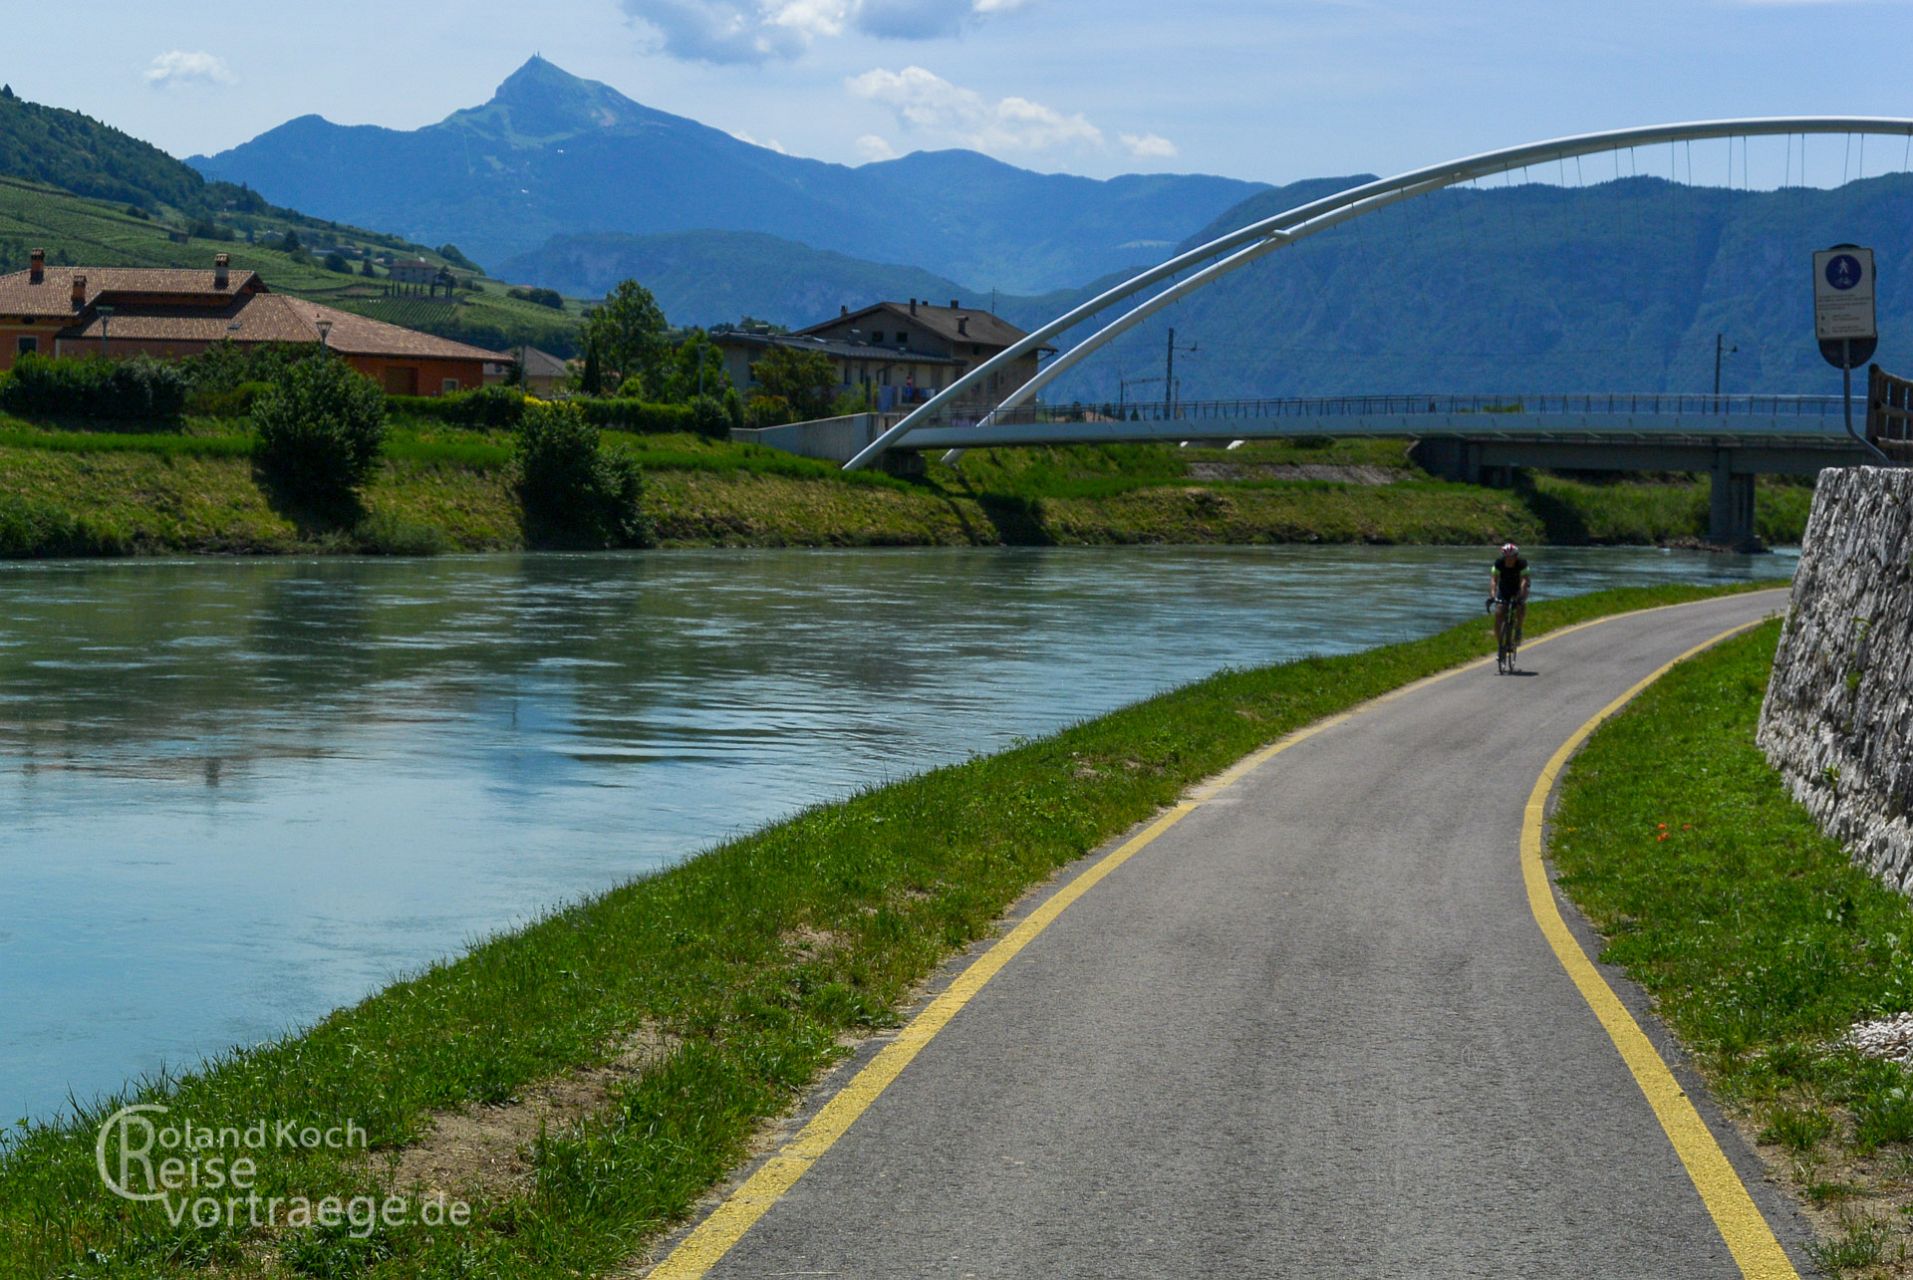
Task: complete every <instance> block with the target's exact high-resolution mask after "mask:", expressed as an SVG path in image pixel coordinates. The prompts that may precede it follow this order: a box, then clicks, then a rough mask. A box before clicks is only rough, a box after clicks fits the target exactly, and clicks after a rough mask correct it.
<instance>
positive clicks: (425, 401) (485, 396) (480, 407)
mask: <svg viewBox="0 0 1913 1280" xmlns="http://www.w3.org/2000/svg"><path fill="white" fill-rule="evenodd" d="M386 404H387V405H388V406H389V407H390V408H391V410H392V412H394V413H397V414H401V415H403V416H405V417H408V418H430V419H432V420H433V421H436V422H449V423H453V424H455V425H457V426H461V427H493V428H503V427H515V426H517V425H518V420H519V419H520V418H522V417H524V415H525V393H524V390H523V389H522V388H519V387H505V386H496V387H480V388H478V389H477V390H476V391H459V392H456V393H454V394H452V395H449V396H387V397H386Z"/></svg>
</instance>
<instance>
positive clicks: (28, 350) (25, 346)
mask: <svg viewBox="0 0 1913 1280" xmlns="http://www.w3.org/2000/svg"><path fill="white" fill-rule="evenodd" d="M39 350H40V340H39V339H38V338H22V339H20V352H19V353H20V354H21V355H23V356H24V355H32V354H34V353H36V352H38V351H39Z"/></svg>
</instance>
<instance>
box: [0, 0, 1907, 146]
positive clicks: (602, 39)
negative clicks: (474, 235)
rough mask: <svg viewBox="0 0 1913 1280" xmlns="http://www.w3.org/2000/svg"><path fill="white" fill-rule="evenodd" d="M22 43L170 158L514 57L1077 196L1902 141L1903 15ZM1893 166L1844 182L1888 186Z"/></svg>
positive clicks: (9, 71)
mask: <svg viewBox="0 0 1913 1280" xmlns="http://www.w3.org/2000/svg"><path fill="white" fill-rule="evenodd" d="M23 22H24V24H25V25H26V26H27V27H28V28H30V31H31V36H30V38H29V39H24V40H22V39H18V38H16V39H15V40H12V41H9V49H8V55H7V56H6V57H5V58H4V59H0V65H3V66H4V67H5V69H4V71H0V77H4V79H5V80H6V81H8V82H9V83H10V84H11V85H12V87H13V89H14V90H15V92H17V93H19V94H20V95H21V96H23V97H26V98H29V99H31V100H33V101H36V102H44V103H48V104H50V105H54V106H61V107H69V108H73V109H76V110H80V111H84V112H86V113H87V114H89V115H92V116H95V117H97V118H99V119H101V120H104V121H106V122H107V123H109V124H112V125H115V126H117V127H119V128H121V129H124V130H125V131H127V132H129V133H131V134H133V135H134V136H136V137H140V138H144V139H145V140H147V141H149V142H152V143H155V144H156V145H158V146H160V147H162V148H164V149H166V150H167V151H170V152H172V153H173V154H175V155H178V156H182V157H183V156H187V155H191V154H194V153H201V152H203V153H209V154H210V153H213V152H216V151H219V150H223V149H225V148H227V147H230V146H233V145H236V144H238V143H240V142H243V141H245V140H247V139H248V138H251V137H253V136H255V135H257V134H259V133H262V132H264V131H265V130H267V129H270V128H272V127H274V126H275V125H278V124H282V123H284V122H285V121H286V120H289V119H292V118H293V117H295V116H300V115H306V114H318V115H323V116H325V117H326V118H328V119H330V120H333V121H337V122H339V123H343V124H377V125H385V126H389V127H393V128H402V129H410V128H416V127H418V126H420V125H423V124H427V123H430V122H432V121H435V120H439V119H442V118H443V117H445V116H446V115H448V114H450V113H451V112H452V111H455V110H457V109H459V108H461V107H467V106H474V105H477V104H479V103H482V102H484V101H485V100H486V99H488V98H489V97H490V96H491V93H492V91H493V89H494V88H495V87H496V86H497V84H498V82H499V81H501V80H503V79H504V78H505V77H506V76H507V75H509V74H510V73H511V72H512V71H513V70H514V69H515V68H516V67H518V66H519V65H520V64H521V63H523V62H524V61H525V59H526V58H528V57H530V56H531V55H532V54H533V53H541V54H542V55H543V56H544V57H546V58H548V59H550V60H551V61H553V62H555V63H557V64H558V65H559V66H561V67H563V68H565V69H566V70H568V71H571V72H572V73H574V74H577V75H581V76H584V77H587V78H589V79H594V80H602V81H604V82H605V83H607V84H609V85H611V86H612V87H613V88H615V89H618V90H619V91H621V92H623V93H624V94H626V95H627V96H629V97H631V98H634V99H636V100H637V101H639V102H642V103H644V104H645V105H647V106H651V107H655V108H658V109H660V110H664V111H669V112H673V113H676V114H678V115H684V116H689V117H691V118H693V119H696V120H700V121H702V122H704V123H706V124H710V125H714V126H716V127H718V128H721V129H725V130H727V131H729V132H731V133H734V134H736V135H738V136H739V137H742V138H745V139H746V140H749V141H753V142H757V143H759V144H761V145H765V146H772V147H776V148H778V149H780V150H785V151H789V152H791V153H793V154H797V155H804V156H812V157H816V158H819V159H823V160H831V161H837V162H841V163H846V164H857V163H862V162H865V161H868V160H876V159H883V158H886V157H888V156H892V155H898V154H904V153H907V152H910V151H915V150H931V149H939V148H945V147H970V148H974V149H976V150H980V151H984V152H986V153H988V154H990V155H993V156H996V157H998V158H999V159H1002V160H1005V161H1008V162H1010V163H1013V164H1017V165H1020V166H1023V167H1025V168H1030V169H1037V170H1041V171H1045V172H1067V173H1080V174H1085V175H1088V176H1091V177H1109V176H1112V175H1114V174H1118V173H1136V172H1204V173H1217V174H1226V175H1228V176H1231V177H1238V178H1246V179H1252V180H1257V181H1265V182H1274V183H1281V182H1288V181H1293V180H1296V179H1300V178H1308V177H1321V176H1327V175H1343V174H1351V173H1361V172H1373V173H1384V174H1385V173H1393V172H1398V171H1400V170H1404V169H1409V168H1414V167H1418V166H1421V165H1425V164H1431V163H1434V162H1437V161H1440V160H1443V159H1448V158H1451V157H1456V156H1462V155H1468V154H1472V153H1475V152H1479V151H1484V150H1488V149H1490V148H1493V147H1497V146H1503V145H1513V144H1516V143H1521V142H1528V141H1533V140H1537V139H1541V138H1547V137H1553V136H1557V135H1561V134H1569V133H1581V132H1588V131H1592V130H1595V129H1601V128H1609V127H1620V126H1624V125H1632V124H1650V123H1659V122H1665V121H1673V120H1687V119H1697V118H1704V117H1714V116H1745V115H1786V114H1840V115H1846V114H1852V115H1913V93H1908V92H1907V91H1906V90H1905V88H1904V86H1905V83H1906V77H1905V73H1904V70H1903V69H1896V68H1895V67H1894V66H1893V63H1892V60H1891V59H1888V58H1883V57H1880V56H1878V55H1877V53H1876V52H1875V50H1876V49H1877V48H1879V47H1880V46H1881V42H1882V41H1883V40H1884V41H1885V43H1886V44H1887V45H1892V46H1897V45H1903V44H1905V43H1906V37H1908V36H1913V3H1910V2H1909V0H1658V2H1652V3H1650V2H1645V0H1607V2H1606V3H1579V2H1575V3H1560V2H1554V3H1536V2H1535V0H1473V2H1468V3H1430V2H1426V0H1424V2H1422V3H1397V2H1395V0H1167V2H1164V0H1094V2H1093V3H1092V2H1090V0H559V2H557V3H542V4H530V3H525V0H514V2H513V3H504V2H503V0H410V2H409V3H406V4H398V5H395V4H391V3H390V2H389V0H380V2H379V3H370V2H368V0H331V2H330V3H329V4H327V5H325V6H322V7H313V6H299V7H298V8H297V9H296V11H289V10H288V8H287V7H286V6H281V5H260V4H258V3H257V2H256V0H244V2H236V0H196V2H195V3H194V4H193V5H191V6H176V5H162V4H153V3H151V2H150V0H105V2H104V3H95V4H90V5H60V6H48V7H41V8H39V9H37V10H35V12H34V15H33V16H32V17H31V18H30V19H26V20H23ZM20 26H21V24H16V32H18V31H19V30H20ZM1895 32H1897V33H1898V35H1897V36H1894V35H1893V34H1892V33H1895ZM70 51H80V52H78V53H75V52H70ZM1779 146H1780V144H1779V143H1775V144H1774V148H1773V157H1774V163H1776V164H1777V163H1778V156H1779V154H1780V153H1779V150H1778V148H1779ZM1887 149H1888V148H1887V147H1886V146H1885V145H1884V144H1879V145H1876V148H1875V150H1874V151H1873V152H1872V153H1871V155H1872V157H1873V158H1872V159H1870V160H1869V162H1868V167H1867V172H1869V173H1874V172H1879V171H1882V169H1883V168H1892V169H1898V168H1899V167H1901V163H1902V160H1901V157H1900V156H1897V155H1895V156H1891V157H1888V156H1887V155H1886V154H1885V152H1886V150H1887ZM1765 160H1766V157H1765V155H1764V154H1763V153H1762V152H1760V151H1758V150H1757V151H1756V152H1755V153H1754V163H1755V165H1756V167H1758V166H1760V165H1761V164H1763V163H1764V162H1765ZM1721 163H1722V165H1723V167H1724V158H1723V160H1722V161H1721ZM1774 180H1778V174H1775V175H1774ZM1756 182H1757V183H1758V182H1759V176H1758V175H1756Z"/></svg>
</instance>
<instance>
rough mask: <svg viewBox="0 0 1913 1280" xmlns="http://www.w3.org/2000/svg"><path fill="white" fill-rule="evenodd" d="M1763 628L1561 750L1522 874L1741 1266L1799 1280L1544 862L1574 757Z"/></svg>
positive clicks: (1557, 949) (1637, 688) (1769, 1278)
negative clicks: (1558, 793)
mask: <svg viewBox="0 0 1913 1280" xmlns="http://www.w3.org/2000/svg"><path fill="white" fill-rule="evenodd" d="M1759 625H1760V623H1759V622H1758V621H1756V622H1749V623H1744V624H1742V625H1741V626H1738V627H1732V628H1729V629H1728V630H1726V631H1723V632H1721V633H1720V634H1719V635H1717V636H1715V637H1713V638H1712V639H1711V640H1707V641H1705V642H1704V643H1701V644H1697V645H1695V646H1694V647H1693V648H1691V649H1689V650H1688V651H1687V652H1686V653H1683V654H1681V655H1680V657H1678V658H1675V659H1674V660H1673V661H1672V662H1669V663H1668V664H1666V665H1665V666H1663V667H1661V668H1660V669H1658V670H1656V671H1654V672H1653V673H1652V674H1650V675H1649V676H1647V677H1646V678H1645V679H1643V680H1641V681H1640V682H1639V683H1637V684H1635V685H1634V687H1633V688H1631V689H1629V690H1628V691H1627V692H1626V693H1624V694H1622V695H1621V696H1620V697H1618V698H1616V699H1615V700H1614V701H1612V702H1610V703H1608V704H1607V705H1606V706H1605V707H1602V708H1601V710H1600V711H1599V712H1597V713H1596V714H1595V715H1594V717H1593V718H1592V719H1590V720H1589V721H1588V722H1587V723H1586V724H1584V725H1582V726H1581V727H1580V728H1579V729H1576V730H1575V731H1574V735H1573V736H1572V737H1570V738H1569V739H1568V740H1567V741H1566V742H1564V743H1562V744H1561V749H1560V750H1558V751H1556V752H1555V753H1554V755H1553V756H1552V757H1551V758H1550V759H1549V760H1548V763H1547V767H1546V768H1544V769H1542V770H1541V776H1540V778H1539V779H1537V780H1536V781H1535V784H1534V790H1533V791H1531V792H1530V793H1529V794H1528V807H1527V813H1526V815H1525V816H1524V818H1523V820H1522V823H1521V875H1522V879H1523V880H1525V881H1526V883H1527V888H1528V906H1529V908H1530V909H1531V910H1532V911H1533V912H1534V919H1535V923H1537V924H1539V925H1540V926H1541V932H1542V933H1543V934H1544V935H1546V937H1547V939H1548V945H1549V946H1550V947H1552V948H1554V954H1555V957H1556V958H1557V959H1559V960H1560V961H1561V967H1562V968H1564V969H1566V970H1567V971H1568V976H1569V977H1570V978H1572V979H1573V980H1574V985H1575V986H1576V987H1578V988H1579V989H1580V992H1581V995H1582V997H1583V998H1585V999H1586V1000H1587V1002H1588V1007H1589V1008H1590V1009H1592V1010H1594V1016H1595V1017H1596V1018H1598V1019H1600V1022H1601V1026H1602V1027H1603V1028H1605V1029H1606V1031H1607V1034H1608V1038H1609V1039H1611V1040H1612V1041H1613V1042H1614V1047H1615V1048H1616V1049H1618V1050H1620V1053H1621V1060H1622V1061H1624V1062H1625V1063H1627V1069H1628V1070H1629V1071H1630V1072H1632V1073H1633V1075H1634V1083H1636V1084H1638V1085H1639V1086H1640V1087H1641V1092H1642V1093H1643V1094H1645V1095H1646V1097H1647V1104H1648V1106H1650V1107H1652V1108H1653V1110H1654V1116H1655V1118H1656V1119H1657V1120H1659V1121H1660V1122H1661V1129H1662V1130H1663V1131H1664V1132H1666V1134H1667V1139H1668V1141H1669V1142H1671V1143H1673V1144H1674V1151H1675V1153H1676V1154H1678V1155H1679V1156H1680V1160H1681V1164H1683V1165H1685V1166H1686V1168H1687V1176H1688V1177H1690V1178H1692V1179H1693V1181H1694V1189H1695V1190H1696V1191H1698V1192H1700V1198H1701V1200H1702V1201H1703V1202H1704V1203H1705V1204H1706V1205H1707V1212H1708V1213H1709V1214H1710V1215H1712V1217H1713V1219H1714V1225H1715V1226H1716V1227H1717V1228H1719V1230H1720V1235H1721V1239H1723V1240H1725V1241H1726V1242H1727V1248H1728V1250H1729V1252H1731V1253H1732V1254H1733V1255H1734V1261H1735V1262H1736V1263H1737V1264H1739V1266H1740V1273H1741V1275H1743V1276H1747V1277H1750V1278H1753V1280H1799V1273H1798V1272H1797V1271H1795V1270H1794V1267H1793V1263H1792V1262H1790V1261H1788V1259H1787V1253H1786V1250H1784V1249H1782V1248H1781V1247H1780V1242H1779V1241H1778V1240H1776V1239H1775V1238H1774V1233H1773V1228H1771V1227H1770V1226H1768V1225H1767V1219H1766V1218H1765V1217H1763V1216H1762V1215H1761V1212H1760V1210H1759V1209H1758V1208H1756V1207H1755V1205H1754V1201H1753V1197H1752V1196H1750V1195H1748V1194H1747V1188H1746V1186H1745V1185H1744V1184H1743V1183H1742V1182H1741V1180H1740V1175H1739V1174H1737V1173H1735V1172H1734V1166H1733V1164H1732V1162H1730V1161H1729V1160H1728V1159H1727V1154H1726V1153H1725V1152H1724V1151H1722V1150H1721V1149H1720V1144H1719V1143H1718V1142H1716V1141H1715V1140H1714V1135H1713V1133H1712V1131H1710V1130H1709V1129H1708V1128H1707V1125H1706V1123H1705V1122H1704V1121H1702V1120H1701V1118H1700V1113H1699V1112H1698V1111H1696V1110H1694V1104H1693V1103H1692V1102H1691V1101H1689V1100H1688V1097H1687V1095H1686V1093H1684V1092H1683V1091H1682V1090H1681V1087H1680V1082H1679V1081H1677V1080H1675V1079H1674V1073H1673V1072H1672V1071H1670V1070H1668V1068H1667V1064H1666V1063H1665V1062H1663V1061H1661V1055H1660V1054H1659V1053H1658V1052H1656V1051H1655V1048H1654V1045H1653V1042H1652V1041H1650V1040H1649V1039H1648V1038H1647V1033H1646V1032H1645V1031H1642V1030H1641V1026H1640V1024H1639V1023H1638V1022H1636V1021H1635V1020H1634V1016H1633V1015H1632V1014H1630V1013H1629V1012H1628V1011H1627V1006H1626V1005H1624V1004H1622V1003H1621V999H1620V997H1619V996H1617V995H1615V994H1614V988H1612V987H1610V986H1608V984H1607V980H1606V979H1605V978H1603V977H1602V976H1601V971H1600V970H1599V969H1596V968H1595V967H1594V963H1593V961H1591V960H1589V959H1588V957H1587V953H1586V952H1584V951H1582V950H1581V944H1580V943H1579V942H1578V941H1576V940H1575V937H1574V934H1573V933H1572V932H1570V931H1569V929H1568V926H1567V922H1566V921H1565V920H1563V919H1562V918H1561V909H1560V907H1558V906H1557V905H1556V904H1555V901H1554V892H1553V888H1552V886H1551V885H1550V884H1549V882H1548V872H1547V867H1546V865H1545V864H1544V863H1543V861H1542V858H1541V836H1542V829H1543V826H1544V825H1545V823H1546V821H1547V807H1548V796H1549V794H1550V793H1551V792H1552V791H1553V790H1554V784H1555V780H1556V779H1557V778H1559V777H1560V774H1561V770H1562V768H1563V767H1564V766H1565V765H1566V764H1567V762H1568V757H1570V756H1572V755H1573V754H1574V753H1575V751H1576V750H1577V749H1579V747H1580V746H1581V744H1582V743H1583V742H1585V741H1587V739H1588V737H1589V735H1590V734H1592V733H1593V732H1594V731H1595V730H1596V729H1597V728H1599V727H1600V726H1601V722H1602V721H1604V720H1606V719H1607V718H1608V717H1609V716H1611V715H1613V714H1614V713H1615V712H1616V711H1619V710H1620V709H1621V708H1622V707H1623V706H1625V705H1627V703H1628V702H1629V701H1630V700H1631V699H1632V698H1634V697H1635V696H1636V695H1637V694H1639V693H1640V692H1641V690H1643V689H1645V688H1647V686H1649V685H1651V684H1653V683H1654V682H1655V681H1656V680H1659V679H1660V678H1661V677H1662V676H1664V675H1666V674H1667V673H1668V672H1669V671H1671V670H1672V669H1673V668H1674V667H1675V666H1676V665H1678V664H1680V663H1682V662H1685V661H1686V660H1687V659H1689V658H1691V657H1693V656H1694V655H1695V654H1697V653H1699V652H1701V651H1702V650H1704V649H1709V648H1712V647H1713V646H1714V645H1717V644H1719V643H1720V642H1721V641H1723V640H1726V639H1729V638H1730V637H1733V636H1737V635H1739V634H1740V633H1741V632H1743V631H1747V630H1750V629H1752V628H1754V627H1757V626H1759Z"/></svg>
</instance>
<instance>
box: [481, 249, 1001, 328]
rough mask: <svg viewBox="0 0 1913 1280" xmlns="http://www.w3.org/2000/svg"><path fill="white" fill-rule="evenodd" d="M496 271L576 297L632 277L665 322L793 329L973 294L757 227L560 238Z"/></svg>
mask: <svg viewBox="0 0 1913 1280" xmlns="http://www.w3.org/2000/svg"><path fill="white" fill-rule="evenodd" d="M500 274H501V275H502V276H504V277H505V278H506V279H508V280H537V281H539V282H541V283H542V284H544V285H545V286H546V287H547V288H552V289H557V290H559V291H561V292H563V293H568V294H573V295H576V296H579V297H595V296H601V295H603V294H605V293H606V292H608V291H609V290H610V289H611V287H612V286H613V285H615V284H616V283H617V282H618V281H620V280H626V279H630V280H637V281H639V282H640V283H642V284H643V285H644V287H645V288H647V289H649V290H650V291H651V292H652V293H653V294H654V295H655V296H656V297H657V300H658V305H659V306H661V307H663V308H664V314H665V315H667V316H669V317H670V319H671V323H673V324H679V325H703V326H705V327H707V328H708V327H709V326H711V325H714V324H719V323H721V322H723V321H727V320H737V319H739V318H740V317H743V316H752V317H755V318H756V319H759V320H769V321H771V322H773V323H776V324H782V325H789V326H791V327H793V328H796V327H799V326H802V325H808V324H815V323H817V322H818V321H820V320H824V319H826V318H828V317H830V316H834V315H836V314H837V311H838V308H840V307H861V306H864V305H866V304H868V303H869V302H870V301H871V300H872V299H876V298H936V299H948V298H958V297H965V296H967V297H970V298H975V297H976V296H977V295H976V293H975V292H974V291H973V290H970V289H967V288H965V287H964V286H963V285H960V284H957V283H956V282H955V281H953V280H950V279H947V278H946V277H943V276H939V275H936V274H934V273H932V272H929V271H922V270H919V269H918V268H916V267H894V266H890V265H888V264H887V263H881V262H866V261H864V260H863V259H861V258H853V257H850V256H849V255H848V254H842V253H832V252H831V251H829V250H828V249H813V248H811V247H810V246H809V245H802V244H798V243H797V242H796V241H794V240H784V239H780V238H779V237H777V236H770V235H765V234H763V233H762V232H758V231H677V232H669V233H666V234H663V235H653V236H632V235H624V234H621V233H618V232H597V233H594V234H589V235H576V236H558V237H555V238H553V239H552V240H551V241H550V242H549V243H547V244H546V245H545V247H544V248H542V249H540V250H538V251H537V252H536V253H532V254H527V255H525V256H523V257H518V258H512V259H510V260H508V261H507V262H505V263H504V264H503V266H502V267H501V268H500ZM984 296H985V297H988V295H987V294H985V295H984Z"/></svg>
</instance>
